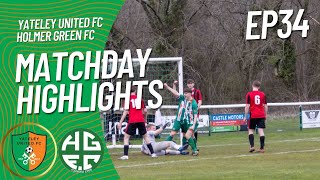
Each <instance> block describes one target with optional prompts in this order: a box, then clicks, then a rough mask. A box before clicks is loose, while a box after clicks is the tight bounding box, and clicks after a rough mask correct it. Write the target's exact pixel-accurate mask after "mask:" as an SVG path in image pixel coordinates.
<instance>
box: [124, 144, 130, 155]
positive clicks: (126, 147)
mask: <svg viewBox="0 0 320 180" xmlns="http://www.w3.org/2000/svg"><path fill="white" fill-rule="evenodd" d="M128 153H129V145H124V147H123V155H125V156H128Z"/></svg>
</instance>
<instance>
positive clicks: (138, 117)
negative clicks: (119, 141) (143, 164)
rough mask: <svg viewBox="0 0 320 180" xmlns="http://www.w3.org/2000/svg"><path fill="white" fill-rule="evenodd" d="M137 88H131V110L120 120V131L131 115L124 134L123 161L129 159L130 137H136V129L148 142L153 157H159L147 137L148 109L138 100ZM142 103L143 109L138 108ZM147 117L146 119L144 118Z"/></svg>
mask: <svg viewBox="0 0 320 180" xmlns="http://www.w3.org/2000/svg"><path fill="white" fill-rule="evenodd" d="M136 93H137V92H136V88H135V87H134V86H133V87H131V90H130V101H129V110H124V111H123V114H122V117H121V119H120V122H119V124H118V129H121V126H122V122H123V121H124V119H125V118H126V116H127V114H129V122H128V124H127V127H126V130H125V133H124V139H123V141H124V147H123V156H122V157H120V158H119V159H121V160H127V159H129V157H128V152H129V139H130V136H133V135H135V133H136V129H138V130H139V134H140V135H141V136H143V139H144V140H145V142H146V145H147V147H148V149H149V151H150V153H151V157H157V155H156V154H155V153H154V151H153V147H152V145H151V143H150V140H149V138H148V136H147V131H146V126H145V123H146V121H145V120H146V119H147V118H146V116H147V108H146V107H145V105H144V102H143V100H141V101H140V102H139V101H138V100H137V94H136ZM138 103H141V108H139V109H138V108H137V104H138ZM144 115H145V117H144Z"/></svg>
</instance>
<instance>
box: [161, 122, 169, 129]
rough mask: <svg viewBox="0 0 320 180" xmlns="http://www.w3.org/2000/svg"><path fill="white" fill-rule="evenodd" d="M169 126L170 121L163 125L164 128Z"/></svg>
mask: <svg viewBox="0 0 320 180" xmlns="http://www.w3.org/2000/svg"><path fill="white" fill-rule="evenodd" d="M167 126H170V122H167V123H165V124H164V125H163V127H162V129H166V127H167Z"/></svg>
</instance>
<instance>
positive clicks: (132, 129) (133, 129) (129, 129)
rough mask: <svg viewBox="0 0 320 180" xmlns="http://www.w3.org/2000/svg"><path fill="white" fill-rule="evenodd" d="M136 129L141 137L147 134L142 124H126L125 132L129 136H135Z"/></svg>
mask: <svg viewBox="0 0 320 180" xmlns="http://www.w3.org/2000/svg"><path fill="white" fill-rule="evenodd" d="M137 128H138V130H139V134H140V135H141V136H143V135H145V134H146V133H147V130H146V125H145V123H144V122H138V123H128V125H127V127H126V130H125V132H126V133H127V134H129V135H131V136H133V135H135V134H136V129H137Z"/></svg>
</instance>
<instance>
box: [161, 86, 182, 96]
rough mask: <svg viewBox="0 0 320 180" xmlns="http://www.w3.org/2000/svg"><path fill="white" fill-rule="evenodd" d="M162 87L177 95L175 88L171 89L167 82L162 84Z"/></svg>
mask: <svg viewBox="0 0 320 180" xmlns="http://www.w3.org/2000/svg"><path fill="white" fill-rule="evenodd" d="M163 86H164V88H166V89H167V90H169V91H170V92H171V93H172V94H173V95H174V96H175V97H179V93H178V91H177V90H175V89H172V88H171V87H170V86H168V84H167V83H164V84H163Z"/></svg>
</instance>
